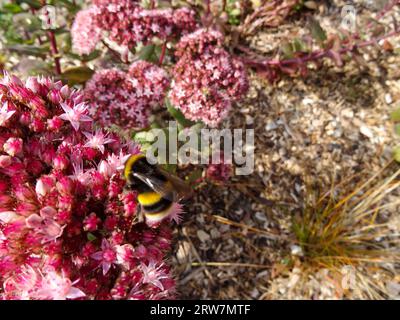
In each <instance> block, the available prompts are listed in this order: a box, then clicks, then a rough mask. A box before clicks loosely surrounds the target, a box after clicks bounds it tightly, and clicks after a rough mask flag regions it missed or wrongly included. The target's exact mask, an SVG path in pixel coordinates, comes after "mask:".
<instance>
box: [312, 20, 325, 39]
mask: <svg viewBox="0 0 400 320" xmlns="http://www.w3.org/2000/svg"><path fill="white" fill-rule="evenodd" d="M309 28H310V31H311V35H312V37H313V38H314V39H315V40H317V41H318V42H324V41H325V40H326V39H327V37H326V32H325V31H324V29H322V27H321V25H320V24H319V22H318V21H317V20H315V19H314V18H311V19H310V27H309Z"/></svg>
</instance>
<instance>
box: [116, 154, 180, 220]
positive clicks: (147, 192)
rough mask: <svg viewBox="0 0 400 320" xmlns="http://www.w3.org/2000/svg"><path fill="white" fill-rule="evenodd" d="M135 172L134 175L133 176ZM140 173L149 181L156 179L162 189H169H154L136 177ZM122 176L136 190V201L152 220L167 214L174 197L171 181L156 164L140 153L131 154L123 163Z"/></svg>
mask: <svg viewBox="0 0 400 320" xmlns="http://www.w3.org/2000/svg"><path fill="white" fill-rule="evenodd" d="M135 174H136V176H135ZM137 174H141V175H142V176H145V177H146V178H148V179H149V181H157V182H158V183H161V184H162V185H163V189H164V190H170V192H169V191H168V192H166V193H165V194H163V195H162V194H160V193H158V192H157V191H155V190H154V189H153V188H152V187H150V185H149V184H148V183H146V182H144V181H143V180H141V179H139V178H138V177H137ZM124 176H125V179H126V181H127V185H128V186H129V187H130V188H132V189H134V190H136V191H137V192H138V198H137V200H138V202H139V204H140V206H141V209H142V211H143V213H144V214H145V215H146V216H147V217H148V218H151V219H152V220H155V219H161V218H162V217H164V216H167V215H168V213H169V210H170V209H171V207H172V205H173V201H172V199H173V198H174V194H173V187H172V184H171V182H170V181H169V180H168V179H167V177H165V176H164V175H163V174H162V173H161V172H159V171H158V170H157V167H156V166H153V165H151V164H149V163H148V161H147V159H146V157H145V156H144V155H142V154H138V155H133V156H131V157H130V158H129V159H128V161H127V162H126V164H125V170H124Z"/></svg>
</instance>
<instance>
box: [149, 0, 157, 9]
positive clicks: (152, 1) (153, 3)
mask: <svg viewBox="0 0 400 320" xmlns="http://www.w3.org/2000/svg"><path fill="white" fill-rule="evenodd" d="M155 7H156V1H155V0H150V9H154V8H155Z"/></svg>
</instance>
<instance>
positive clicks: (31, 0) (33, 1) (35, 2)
mask: <svg viewBox="0 0 400 320" xmlns="http://www.w3.org/2000/svg"><path fill="white" fill-rule="evenodd" d="M17 3H18V4H20V3H26V4H28V5H29V6H31V7H32V8H33V9H40V8H41V7H43V5H42V4H41V2H40V1H39V0H17Z"/></svg>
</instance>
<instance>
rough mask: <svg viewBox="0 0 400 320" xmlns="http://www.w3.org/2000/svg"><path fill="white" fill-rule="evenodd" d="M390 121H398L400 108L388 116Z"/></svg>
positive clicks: (399, 119)
mask: <svg viewBox="0 0 400 320" xmlns="http://www.w3.org/2000/svg"><path fill="white" fill-rule="evenodd" d="M390 119H391V120H392V121H396V122H397V121H400V108H398V109H396V110H394V111H393V112H392V113H391V114H390Z"/></svg>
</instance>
